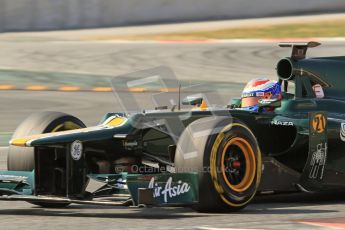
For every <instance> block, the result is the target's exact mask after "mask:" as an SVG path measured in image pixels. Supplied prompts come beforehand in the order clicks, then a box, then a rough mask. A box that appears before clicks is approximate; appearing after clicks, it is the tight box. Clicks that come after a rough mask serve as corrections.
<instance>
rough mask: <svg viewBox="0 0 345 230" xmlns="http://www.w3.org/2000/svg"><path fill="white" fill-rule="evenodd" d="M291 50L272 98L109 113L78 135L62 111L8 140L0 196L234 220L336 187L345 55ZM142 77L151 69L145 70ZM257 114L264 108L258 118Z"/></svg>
mask: <svg viewBox="0 0 345 230" xmlns="http://www.w3.org/2000/svg"><path fill="white" fill-rule="evenodd" d="M318 45H319V43H317V42H308V43H281V44H280V46H281V47H292V55H291V57H288V58H284V59H281V60H280V61H279V62H278V64H277V74H278V76H279V82H280V84H281V86H282V91H283V92H282V96H283V97H282V99H280V100H261V101H259V111H258V112H253V111H244V110H241V108H239V107H240V104H241V103H240V100H233V103H232V104H230V105H228V106H223V107H222V108H220V107H217V108H212V107H208V106H207V103H206V102H205V100H206V99H205V98H203V97H199V98H198V97H187V98H186V99H185V100H181V101H182V102H183V104H186V103H187V104H188V103H189V104H191V105H194V106H198V105H199V107H197V108H195V107H194V108H193V109H192V110H185V109H183V108H182V109H181V108H180V100H179V102H178V104H177V106H173V107H172V108H171V109H170V108H169V109H168V108H167V107H164V108H163V107H161V108H157V109H156V110H154V111H142V112H137V113H130V112H124V113H108V114H106V115H105V117H104V118H103V119H102V121H101V123H100V124H99V125H97V126H95V127H89V128H86V127H85V125H84V124H83V122H81V121H80V120H79V119H78V118H76V117H73V116H71V115H67V114H64V113H60V112H43V113H38V114H34V115H32V116H30V117H28V118H27V119H26V120H25V121H24V122H23V123H22V124H21V125H20V126H19V127H18V128H17V130H16V131H15V133H14V135H13V138H12V140H11V141H10V147H9V152H8V170H9V171H2V172H0V193H1V196H0V199H1V200H22V201H27V202H30V203H33V204H37V205H40V206H43V207H64V206H67V205H68V204H71V203H77V204H98V205H99V204H104V205H114V206H118V205H127V206H130V205H134V206H139V205H152V206H155V205H157V206H158V205H175V206H176V205H183V206H186V205H187V206H191V207H192V208H194V209H196V210H199V211H214V210H216V211H224V210H225V211H226V210H228V211H236V210H240V209H242V208H244V207H245V206H246V205H247V204H248V203H249V202H250V201H251V200H252V199H253V197H254V196H255V195H257V194H260V193H265V192H269V191H272V192H277V193H278V192H298V191H304V192H305V191H310V192H312V191H333V190H334V191H336V190H337V191H341V190H343V189H345V84H344V82H343V80H344V79H343V78H344V76H345V68H344V66H345V57H322V58H309V59H306V57H305V55H306V51H307V49H308V48H311V47H315V46H318ZM151 72H152V76H153V75H155V74H156V73H155V71H154V70H152V71H151ZM266 108H270V109H269V110H267V109H266Z"/></svg>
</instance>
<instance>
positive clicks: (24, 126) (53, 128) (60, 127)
mask: <svg viewBox="0 0 345 230" xmlns="http://www.w3.org/2000/svg"><path fill="white" fill-rule="evenodd" d="M85 127H86V126H85V124H84V123H83V122H82V121H81V120H79V119H78V118H76V117H74V116H72V115H69V114H66V113H61V112H50V111H47V112H40V113H34V114H32V115H31V116H29V117H28V118H26V119H25V120H24V121H23V122H22V123H21V124H20V125H19V126H18V128H17V129H16V131H15V132H14V134H13V136H12V139H13V138H20V137H25V136H31V135H36V134H42V133H51V132H58V131H65V130H72V129H78V128H85ZM34 168H35V159H34V148H33V147H18V146H10V147H9V149H8V155H7V170H11V171H32V170H34ZM30 203H32V204H35V205H38V206H41V207H44V208H64V207H66V206H68V205H69V204H70V203H49V202H48V203H47V202H30Z"/></svg>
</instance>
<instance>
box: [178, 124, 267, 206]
mask: <svg viewBox="0 0 345 230" xmlns="http://www.w3.org/2000/svg"><path fill="white" fill-rule="evenodd" d="M261 167H262V165H261V153H260V149H259V146H258V144H257V141H256V138H255V136H254V135H253V133H252V132H251V131H250V129H249V128H248V127H247V126H246V125H245V124H243V123H242V122H241V121H239V120H238V119H230V118H224V117H217V118H214V117H207V118H201V119H199V120H196V121H194V122H192V123H191V124H190V125H189V126H188V127H187V128H186V129H185V131H184V132H183V133H182V135H181V137H180V139H179V141H178V144H177V148H176V155H175V168H176V172H191V171H193V172H198V173H199V203H198V204H197V205H195V206H193V208H194V209H195V210H198V211H203V212H210V211H216V212H224V211H238V210H241V209H243V208H244V207H246V206H247V204H248V203H249V202H250V201H251V200H252V199H253V197H254V195H255V193H256V191H257V188H258V186H259V183H260V178H261Z"/></svg>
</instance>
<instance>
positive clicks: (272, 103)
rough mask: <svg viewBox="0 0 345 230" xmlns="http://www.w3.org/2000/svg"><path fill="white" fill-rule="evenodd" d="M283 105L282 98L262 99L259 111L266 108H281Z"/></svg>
mask: <svg viewBox="0 0 345 230" xmlns="http://www.w3.org/2000/svg"><path fill="white" fill-rule="evenodd" d="M281 105H282V101H281V100H280V99H261V100H259V111H261V110H262V109H264V108H279V107H281Z"/></svg>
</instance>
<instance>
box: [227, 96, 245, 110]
mask: <svg viewBox="0 0 345 230" xmlns="http://www.w3.org/2000/svg"><path fill="white" fill-rule="evenodd" d="M241 102H242V99H241V98H232V99H231V100H230V102H229V104H228V105H227V108H230V109H237V108H241Z"/></svg>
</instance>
